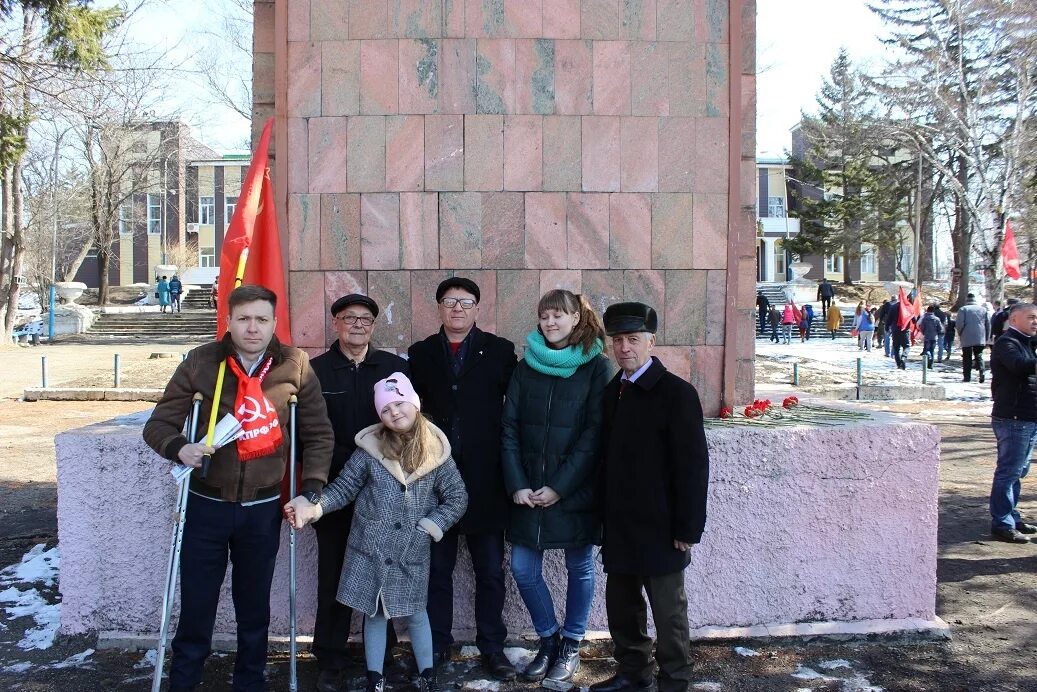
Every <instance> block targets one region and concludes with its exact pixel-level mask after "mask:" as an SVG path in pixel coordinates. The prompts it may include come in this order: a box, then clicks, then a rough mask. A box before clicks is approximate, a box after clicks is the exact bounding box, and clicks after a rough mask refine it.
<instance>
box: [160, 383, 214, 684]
mask: <svg viewBox="0 0 1037 692" xmlns="http://www.w3.org/2000/svg"><path fill="white" fill-rule="evenodd" d="M201 409H202V394H201V392H196V393H195V395H194V398H193V400H192V403H191V415H190V416H188V418H187V431H188V433H187V434H188V440H189V441H190V442H194V441H195V438H196V437H197V436H198V418H199V416H200V415H201ZM189 479H190V475H187V476H184V477H183V479H182V480H180V481H179V483H178V485H179V487H178V489H177V494H176V514H175V515H173V538H172V542H171V545H170V546H169V562H168V564H167V566H166V590H165V591H164V592H163V593H162V625H161V626H160V627H159V629H158V646H157V647H156V649H157V654H158V655H157V656H155V675H154V677H153V678H152V679H151V692H159V688H161V686H162V664H163V663H164V662H165V658H166V638H167V637H168V636H169V619H170V617H172V614H173V598H174V596H175V595H176V574H177V572H179V571H180V548H181V546H182V545H183V542H184V522H185V520H186V518H187V494H188V491H187V488H188V486H189V485H190V480H189Z"/></svg>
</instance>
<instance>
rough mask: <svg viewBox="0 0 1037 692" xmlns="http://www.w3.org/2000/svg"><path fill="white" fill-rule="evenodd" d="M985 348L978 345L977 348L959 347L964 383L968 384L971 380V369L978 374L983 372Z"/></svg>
mask: <svg viewBox="0 0 1037 692" xmlns="http://www.w3.org/2000/svg"><path fill="white" fill-rule="evenodd" d="M984 348H985V346H984V345H983V344H980V345H979V346H962V347H961V368H962V375H964V377H965V381H966V382H969V381H971V380H972V369H973V368H975V369H976V370H978V371H979V372H983V349H984Z"/></svg>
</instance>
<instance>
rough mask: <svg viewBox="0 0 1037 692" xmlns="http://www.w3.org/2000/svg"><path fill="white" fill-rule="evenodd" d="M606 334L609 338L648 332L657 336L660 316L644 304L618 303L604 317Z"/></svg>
mask: <svg viewBox="0 0 1037 692" xmlns="http://www.w3.org/2000/svg"><path fill="white" fill-rule="evenodd" d="M603 321H604V322H605V333H606V334H608V335H609V336H615V335H616V334H630V333H632V332H648V333H650V334H655V332H656V331H657V330H658V329H659V316H658V315H656V314H655V310H653V309H652V308H651V306H648V305H645V304H644V303H616V304H614V305H610V306H608V309H607V310H605V315H604V317H603Z"/></svg>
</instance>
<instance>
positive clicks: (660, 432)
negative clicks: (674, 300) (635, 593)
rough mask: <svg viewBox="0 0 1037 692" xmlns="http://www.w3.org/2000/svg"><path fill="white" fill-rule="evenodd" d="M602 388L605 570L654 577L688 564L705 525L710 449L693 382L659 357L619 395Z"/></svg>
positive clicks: (615, 383) (612, 386)
mask: <svg viewBox="0 0 1037 692" xmlns="http://www.w3.org/2000/svg"><path fill="white" fill-rule="evenodd" d="M621 375H622V373H619V374H617V375H616V376H615V377H613V378H612V381H611V382H609V385H608V387H606V389H605V423H604V428H603V430H602V444H603V446H604V463H603V466H602V474H601V476H602V486H603V491H602V493H603V510H604V541H603V543H602V559H603V561H604V567H605V571H606V572H609V573H612V574H635V575H645V576H659V575H663V574H670V573H672V572H677V571H680V570H682V569H684V568H685V567H687V566H688V562H689V561H690V554H689V551H681V550H677V549H676V548H674V546H673V542H674V540H678V541H683V542H685V543H698V542H699V540H700V539H701V537H702V530H703V528H704V527H705V524H706V493H707V489H708V484H709V450H708V449H707V447H706V433H705V430H704V429H703V417H702V405H701V403H700V402H699V395H698V392H697V391H695V388H694V387H693V386H692V385H690V384H688V383H687V382H685V381H684V380H682V379H681V378H679V377H677V376H676V375H674V374H672V373H670V372H668V371H667V370H666V368H665V367H664V366H663V364H662V363H661V362H660V361H659V359H658V358H655V357H653V358H652V365H651V366H650V367H649V368H648V370H646V371H645V372H644V373H643V374H642V375H641V376H640V377H638V378H637V379H636V380H635V381H634V382H632V383H630V384H629V385H627V387H626V389H625V390H624V392H623V395H622V396H620V394H619V387H620V377H621Z"/></svg>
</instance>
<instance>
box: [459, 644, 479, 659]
mask: <svg viewBox="0 0 1037 692" xmlns="http://www.w3.org/2000/svg"><path fill="white" fill-rule="evenodd" d="M461 658H479V647H477V646H471V645H468V646H462V647H461Z"/></svg>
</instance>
